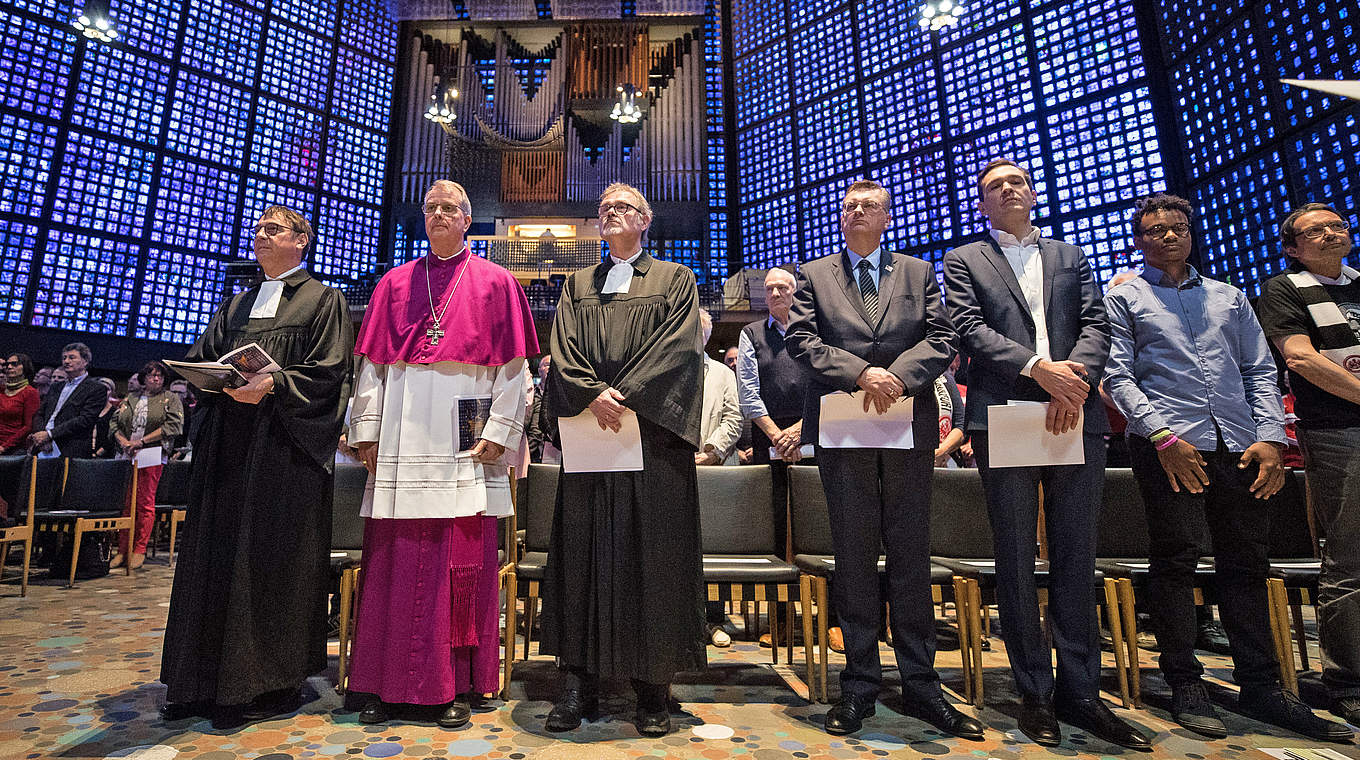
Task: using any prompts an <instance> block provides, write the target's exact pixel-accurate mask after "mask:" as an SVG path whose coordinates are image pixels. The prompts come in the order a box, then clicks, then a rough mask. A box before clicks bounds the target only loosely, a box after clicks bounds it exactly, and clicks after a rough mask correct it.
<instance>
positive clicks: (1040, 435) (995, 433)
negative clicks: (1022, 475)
mask: <svg viewBox="0 0 1360 760" xmlns="http://www.w3.org/2000/svg"><path fill="white" fill-rule="evenodd" d="M1047 414H1048V404H1047V403H1028V404H1004V405H1003V404H993V405H991V406H988V407H987V446H988V452H987V454H988V462H989V466H991V467H1038V466H1043V465H1056V464H1084V463H1085V462H1086V450H1085V449H1084V448H1083V447H1082V433H1081V425H1082V415H1080V414H1079V415H1077V428H1076V429H1075V430H1069V431H1068V432H1066V433H1063V434H1062V435H1053V434H1052V433H1050V432H1048V431H1047V430H1045V429H1044V418H1045V416H1046V415H1047Z"/></svg>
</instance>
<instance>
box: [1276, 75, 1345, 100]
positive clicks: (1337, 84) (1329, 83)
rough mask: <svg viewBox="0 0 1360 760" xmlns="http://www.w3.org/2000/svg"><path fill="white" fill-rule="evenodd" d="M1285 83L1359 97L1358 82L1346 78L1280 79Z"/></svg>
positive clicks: (1330, 93) (1331, 93)
mask: <svg viewBox="0 0 1360 760" xmlns="http://www.w3.org/2000/svg"><path fill="white" fill-rule="evenodd" d="M1280 81H1281V82H1284V83H1285V84H1292V85H1294V86H1295V87H1303V88H1305V89H1309V90H1317V91H1318V92H1325V93H1327V94H1329V95H1341V96H1342V97H1347V98H1356V99H1360V82H1357V81H1353V80H1346V79H1281V80H1280Z"/></svg>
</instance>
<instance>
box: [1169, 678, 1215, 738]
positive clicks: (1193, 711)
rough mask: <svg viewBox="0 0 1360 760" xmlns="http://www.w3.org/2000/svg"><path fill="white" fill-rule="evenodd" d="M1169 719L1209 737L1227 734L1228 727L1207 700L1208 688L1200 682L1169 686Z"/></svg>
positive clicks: (1211, 703) (1212, 704)
mask: <svg viewBox="0 0 1360 760" xmlns="http://www.w3.org/2000/svg"><path fill="white" fill-rule="evenodd" d="M1171 719H1172V720H1174V721H1176V722H1177V723H1179V724H1181V725H1182V726H1184V727H1185V728H1188V729H1190V730H1191V731H1194V732H1195V733H1197V734H1199V735H1201V736H1207V737H1209V738H1210V739H1223V738H1225V737H1227V735H1228V727H1227V726H1225V725H1223V721H1222V720H1220V719H1219V717H1218V711H1217V710H1215V709H1214V703H1213V702H1210V701H1209V690H1208V689H1206V688H1204V684H1202V683H1198V682H1197V683H1192V684H1186V685H1185V686H1180V687H1176V686H1173V687H1171Z"/></svg>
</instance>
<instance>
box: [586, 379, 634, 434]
mask: <svg viewBox="0 0 1360 760" xmlns="http://www.w3.org/2000/svg"><path fill="white" fill-rule="evenodd" d="M623 401H624V395H623V394H622V393H620V392H619V391H618V389H616V388H605V389H604V390H602V391H600V395H598V396H596V397H595V400H594V401H591V402H590V411H591V412H592V413H594V415H595V422H597V423H599V425H600V429H601V430H612V431H613V432H615V433H617V432H619V428H620V423H619V419H620V418H621V417H623V413H624V411H626V410H627V409H628V407H626V406H624V405H623Z"/></svg>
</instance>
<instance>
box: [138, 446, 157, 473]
mask: <svg viewBox="0 0 1360 760" xmlns="http://www.w3.org/2000/svg"><path fill="white" fill-rule="evenodd" d="M161 456H162V455H161V447H160V446H152V447H151V448H149V449H138V450H137V469H139V470H141V469H144V468H147V467H155V466H157V465H159V464H160V463H161Z"/></svg>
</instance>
